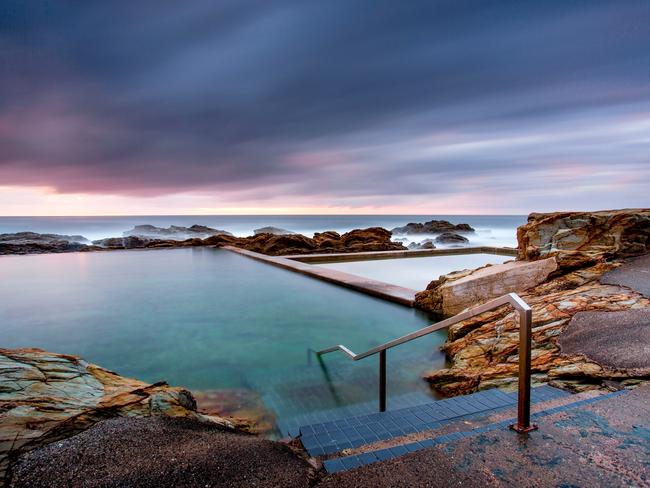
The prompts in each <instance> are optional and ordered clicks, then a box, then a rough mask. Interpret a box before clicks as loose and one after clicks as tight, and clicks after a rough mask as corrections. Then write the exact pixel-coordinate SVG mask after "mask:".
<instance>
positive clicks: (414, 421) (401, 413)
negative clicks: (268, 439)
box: [300, 386, 570, 457]
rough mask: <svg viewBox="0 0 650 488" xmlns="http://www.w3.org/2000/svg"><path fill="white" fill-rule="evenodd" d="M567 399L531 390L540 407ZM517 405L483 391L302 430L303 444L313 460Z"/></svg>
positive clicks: (511, 397)
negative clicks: (551, 401) (550, 402)
mask: <svg viewBox="0 0 650 488" xmlns="http://www.w3.org/2000/svg"><path fill="white" fill-rule="evenodd" d="M568 395H570V393H567V392H565V391H563V390H559V389H557V388H552V387H550V386H540V387H538V388H533V389H532V393H531V400H532V402H533V403H538V402H545V401H549V400H553V399H556V398H561V397H564V396H568ZM516 403H517V394H516V393H505V392H502V391H500V390H498V389H492V390H484V391H480V392H478V393H473V394H471V395H464V396H459V397H453V398H447V399H444V400H438V401H434V402H429V403H426V404H422V405H418V406H414V407H408V408H402V409H397V410H391V411H387V412H383V413H372V414H367V415H360V416H354V417H348V418H343V419H340V420H336V421H330V422H324V423H318V424H312V425H305V426H301V427H300V440H301V442H302V444H303V447H304V448H305V449H306V450H307V452H308V453H309V454H310V455H311V456H315V457H316V456H323V455H329V454H333V453H336V452H340V451H342V450H343V449H350V448H354V447H359V446H362V445H365V444H372V443H374V442H377V441H380V440H388V439H393V438H396V437H401V436H404V435H408V434H412V433H414V432H422V431H426V430H431V429H437V428H439V427H440V426H442V425H443V424H445V423H449V422H452V421H455V420H458V419H459V418H462V417H465V416H470V415H474V414H477V413H485V412H490V411H495V410H501V409H504V408H508V407H512V406H514V405H515V404H516Z"/></svg>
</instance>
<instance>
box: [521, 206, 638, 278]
mask: <svg viewBox="0 0 650 488" xmlns="http://www.w3.org/2000/svg"><path fill="white" fill-rule="evenodd" d="M517 240H518V242H519V246H518V248H519V256H518V259H521V260H533V259H543V258H547V257H549V256H555V257H556V259H557V260H558V263H559V264H560V266H561V267H562V268H567V269H573V268H579V267H584V266H588V265H591V264H594V263H596V262H599V261H603V260H607V259H612V258H620V257H628V256H636V255H641V254H645V253H647V252H650V209H626V210H606V211H600V212H556V213H547V214H542V213H533V214H530V215H529V216H528V223H527V224H526V225H523V226H521V227H519V229H517Z"/></svg>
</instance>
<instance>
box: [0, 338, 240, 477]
mask: <svg viewBox="0 0 650 488" xmlns="http://www.w3.org/2000/svg"><path fill="white" fill-rule="evenodd" d="M149 416H169V417H185V418H191V419H195V420H198V421H201V422H206V423H210V424H216V425H220V426H222V427H224V428H231V429H232V428H234V427H235V424H234V423H233V421H231V420H227V419H225V418H222V417H219V416H212V415H203V414H200V413H198V412H197V411H196V401H195V400H194V398H193V396H192V394H191V393H190V392H188V391H187V390H184V389H182V388H172V387H170V386H167V384H165V383H156V384H148V383H143V382H141V381H138V380H134V379H130V378H124V377H122V376H119V375H117V374H116V373H113V372H111V371H108V370H106V369H104V368H101V367H99V366H96V365H94V364H90V363H87V362H86V361H84V360H82V359H80V358H78V357H76V356H69V355H64V354H55V353H50V352H45V351H42V350H40V349H13V350H11V349H0V480H3V479H4V475H5V471H6V470H7V467H8V466H9V463H10V462H11V460H12V459H14V458H15V457H17V456H18V455H20V454H21V453H24V452H27V451H30V450H32V449H34V448H36V447H39V446H42V445H44V444H48V443H50V442H54V441H56V440H59V439H63V438H66V437H70V436H72V435H74V434H76V433H78V432H81V431H83V430H85V429H87V428H88V427H90V426H92V425H93V424H95V423H97V422H99V421H100V420H105V419H108V418H113V417H149Z"/></svg>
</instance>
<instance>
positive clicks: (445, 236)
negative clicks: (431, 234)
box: [434, 232, 469, 244]
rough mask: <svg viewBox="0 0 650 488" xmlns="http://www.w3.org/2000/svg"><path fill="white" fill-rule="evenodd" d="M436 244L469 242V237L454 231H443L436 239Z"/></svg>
mask: <svg viewBox="0 0 650 488" xmlns="http://www.w3.org/2000/svg"><path fill="white" fill-rule="evenodd" d="M434 242H435V243H436V244H468V243H469V239H468V238H467V237H463V236H461V235H459V234H454V233H453V232H443V233H442V234H440V235H439V236H437V237H436V238H435V240H434Z"/></svg>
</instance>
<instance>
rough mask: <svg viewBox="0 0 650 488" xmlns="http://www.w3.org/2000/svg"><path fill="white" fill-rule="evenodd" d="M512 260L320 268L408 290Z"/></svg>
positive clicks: (482, 257)
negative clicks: (445, 277) (455, 272)
mask: <svg viewBox="0 0 650 488" xmlns="http://www.w3.org/2000/svg"><path fill="white" fill-rule="evenodd" d="M512 259H514V257H513V256H501V255H496V254H483V253H477V254H459V255H449V256H433V257H429V256H427V257H417V258H401V259H376V260H370V261H348V262H341V263H323V264H319V265H318V266H322V267H325V268H329V269H334V270H336V271H343V272H345V273H351V274H355V275H359V276H363V277H365V278H370V279H373V280H378V281H383V282H385V283H390V284H392V285H398V286H403V287H405V288H412V289H414V290H424V289H425V288H426V287H427V285H428V284H429V283H430V282H431V281H433V280H435V279H438V277H439V276H440V275H443V274H447V273H451V272H452V271H458V270H463V269H475V268H479V267H481V266H485V265H486V264H501V263H504V262H506V261H510V260H512Z"/></svg>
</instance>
